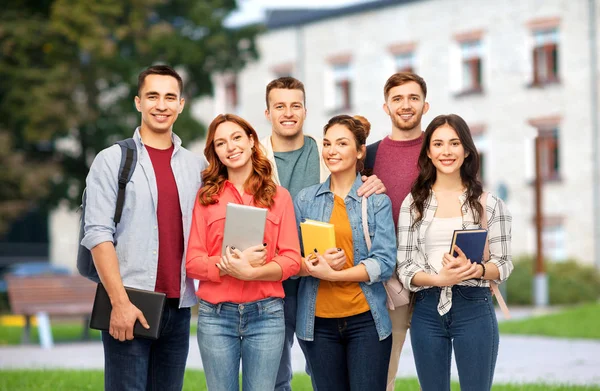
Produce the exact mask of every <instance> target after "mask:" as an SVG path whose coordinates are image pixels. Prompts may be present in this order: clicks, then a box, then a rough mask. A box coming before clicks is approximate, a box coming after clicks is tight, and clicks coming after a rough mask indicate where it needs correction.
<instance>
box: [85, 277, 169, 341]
mask: <svg viewBox="0 0 600 391" xmlns="http://www.w3.org/2000/svg"><path fill="white" fill-rule="evenodd" d="M125 291H126V292H127V295H128V296H129V301H131V303H133V305H135V306H136V307H137V308H139V309H140V311H142V313H143V314H144V317H145V318H146V321H147V322H148V325H150V328H149V329H146V328H144V326H142V324H141V323H140V322H139V321H136V322H135V325H134V326H133V336H134V337H140V338H150V339H157V338H158V336H159V335H160V324H161V320H162V315H163V309H164V307H165V303H166V300H167V295H165V294H164V293H158V292H153V291H145V290H142V289H135V288H128V287H125ZM111 311H112V305H111V304H110V299H109V298H108V293H106V289H104V285H102V284H98V288H96V297H95V298H94V308H93V309H92V316H91V318H90V328H92V329H96V330H103V331H108V327H109V324H110V313H111Z"/></svg>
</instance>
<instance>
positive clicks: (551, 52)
mask: <svg viewBox="0 0 600 391" xmlns="http://www.w3.org/2000/svg"><path fill="white" fill-rule="evenodd" d="M533 37H534V47H533V85H534V86H539V85H544V84H549V83H557V82H558V29H557V28H551V29H547V30H537V31H534V32H533Z"/></svg>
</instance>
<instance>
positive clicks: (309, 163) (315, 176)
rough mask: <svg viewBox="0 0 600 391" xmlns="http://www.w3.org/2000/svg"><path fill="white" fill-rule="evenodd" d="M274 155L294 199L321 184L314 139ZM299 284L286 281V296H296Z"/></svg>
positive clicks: (281, 180) (278, 170) (298, 280)
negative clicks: (309, 188) (300, 146)
mask: <svg viewBox="0 0 600 391" xmlns="http://www.w3.org/2000/svg"><path fill="white" fill-rule="evenodd" d="M274 155H275V164H277V172H278V174H279V182H280V183H281V186H283V187H285V188H286V189H287V190H288V191H289V192H290V194H291V195H292V198H294V197H296V195H297V194H298V192H300V190H302V189H304V188H305V187H309V186H312V185H316V184H317V183H320V179H321V175H320V160H319V148H317V142H316V141H315V140H314V139H312V138H310V137H308V136H304V145H303V146H302V148H300V149H297V150H295V151H289V152H274ZM299 284H300V279H298V278H290V279H287V280H285V281H284V282H283V290H284V292H285V296H286V297H290V296H296V295H297V294H298V286H299Z"/></svg>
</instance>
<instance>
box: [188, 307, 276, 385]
mask: <svg viewBox="0 0 600 391" xmlns="http://www.w3.org/2000/svg"><path fill="white" fill-rule="evenodd" d="M284 335H285V323H284V317H283V300H282V299H279V298H268V299H264V300H259V301H255V302H250V303H243V304H234V303H220V304H210V303H208V302H206V301H204V300H200V305H199V307H198V346H199V347H200V356H201V357H202V365H203V366H204V372H205V375H206V385H207V387H208V389H209V390H210V391H239V373H240V358H241V359H242V389H243V390H244V391H251V390H255V391H265V390H272V389H273V388H274V387H275V378H276V376H277V368H278V367H279V361H280V360H281V350H282V349H283V339H284Z"/></svg>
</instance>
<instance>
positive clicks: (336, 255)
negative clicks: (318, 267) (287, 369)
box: [323, 247, 347, 270]
mask: <svg viewBox="0 0 600 391" xmlns="http://www.w3.org/2000/svg"><path fill="white" fill-rule="evenodd" d="M323 258H325V260H326V261H327V263H328V264H329V266H331V268H332V269H333V270H342V269H343V268H344V265H346V260H347V259H346V253H345V252H344V250H342V249H341V248H335V247H334V248H330V249H327V250H325V253H324V254H323Z"/></svg>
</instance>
